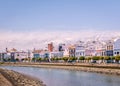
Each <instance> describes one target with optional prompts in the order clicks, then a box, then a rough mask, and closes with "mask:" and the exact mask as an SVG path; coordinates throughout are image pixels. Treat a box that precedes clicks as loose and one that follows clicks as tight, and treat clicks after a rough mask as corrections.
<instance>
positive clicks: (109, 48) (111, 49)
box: [106, 40, 116, 56]
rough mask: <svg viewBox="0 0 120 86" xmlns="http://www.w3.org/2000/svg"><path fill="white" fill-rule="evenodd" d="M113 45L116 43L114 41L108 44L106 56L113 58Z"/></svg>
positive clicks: (109, 41)
mask: <svg viewBox="0 0 120 86" xmlns="http://www.w3.org/2000/svg"><path fill="white" fill-rule="evenodd" d="M113 43H114V41H112V40H108V41H107V42H106V56H113ZM115 45H116V44H115Z"/></svg>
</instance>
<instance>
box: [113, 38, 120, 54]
mask: <svg viewBox="0 0 120 86" xmlns="http://www.w3.org/2000/svg"><path fill="white" fill-rule="evenodd" d="M113 54H114V56H117V55H120V38H119V39H115V40H114V44H113Z"/></svg>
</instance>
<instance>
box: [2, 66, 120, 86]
mask: <svg viewBox="0 0 120 86" xmlns="http://www.w3.org/2000/svg"><path fill="white" fill-rule="evenodd" d="M2 68H6V69H11V70H15V71H18V72H20V73H24V74H27V75H30V76H34V77H36V78H38V79H40V80H42V81H43V82H44V83H45V84H46V85H47V86H120V76H115V75H105V74H98V73H90V72H82V71H70V70H62V69H46V68H34V67H12V66H5V67H2Z"/></svg>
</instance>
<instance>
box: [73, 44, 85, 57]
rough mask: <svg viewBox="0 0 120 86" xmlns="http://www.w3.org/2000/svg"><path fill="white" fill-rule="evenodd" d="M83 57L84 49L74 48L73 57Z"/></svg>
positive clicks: (82, 47) (80, 47)
mask: <svg viewBox="0 0 120 86" xmlns="http://www.w3.org/2000/svg"><path fill="white" fill-rule="evenodd" d="M80 56H85V47H84V46H76V47H75V57H80Z"/></svg>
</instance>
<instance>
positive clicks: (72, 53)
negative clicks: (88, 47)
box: [68, 45, 75, 57]
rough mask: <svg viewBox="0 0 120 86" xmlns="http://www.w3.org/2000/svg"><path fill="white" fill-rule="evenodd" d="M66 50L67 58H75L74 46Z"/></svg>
mask: <svg viewBox="0 0 120 86" xmlns="http://www.w3.org/2000/svg"><path fill="white" fill-rule="evenodd" d="M68 49H69V57H75V46H74V45H70V46H69V48H68Z"/></svg>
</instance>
